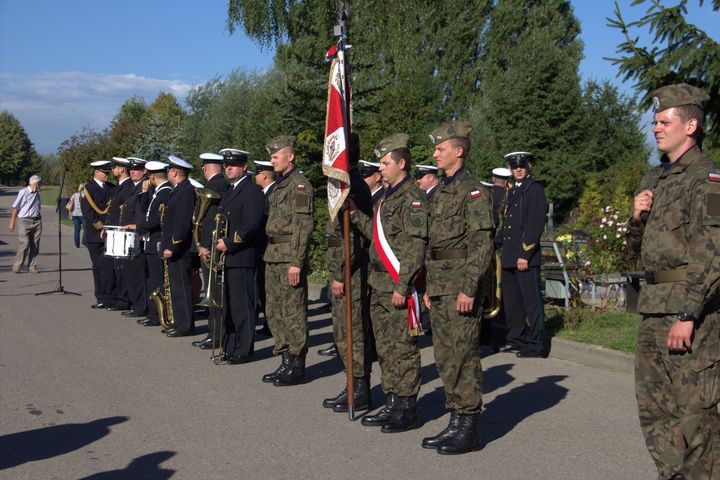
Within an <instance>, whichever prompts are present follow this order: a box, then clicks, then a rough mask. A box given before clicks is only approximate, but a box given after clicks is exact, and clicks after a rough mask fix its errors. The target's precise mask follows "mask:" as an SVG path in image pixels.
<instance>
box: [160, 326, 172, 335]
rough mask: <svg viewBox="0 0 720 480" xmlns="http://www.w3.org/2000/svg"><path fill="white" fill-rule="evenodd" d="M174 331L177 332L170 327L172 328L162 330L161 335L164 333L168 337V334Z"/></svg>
mask: <svg viewBox="0 0 720 480" xmlns="http://www.w3.org/2000/svg"><path fill="white" fill-rule="evenodd" d="M174 331H175V329H174V328H172V327H170V328H163V329H162V330H160V333H162V334H163V335H167V334H168V333H170V332H174Z"/></svg>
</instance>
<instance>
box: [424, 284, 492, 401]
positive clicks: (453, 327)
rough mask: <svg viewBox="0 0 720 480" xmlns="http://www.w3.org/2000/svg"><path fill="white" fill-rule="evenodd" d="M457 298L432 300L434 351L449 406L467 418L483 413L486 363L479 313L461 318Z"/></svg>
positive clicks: (449, 297)
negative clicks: (481, 347) (480, 345)
mask: <svg viewBox="0 0 720 480" xmlns="http://www.w3.org/2000/svg"><path fill="white" fill-rule="evenodd" d="M456 299H457V296H456V295H443V296H440V297H432V298H431V306H430V315H431V316H432V332H433V334H432V339H433V351H434V352H435V364H436V365H437V369H438V373H439V374H440V379H441V380H442V382H443V384H444V385H445V406H446V407H447V408H448V409H450V410H456V411H458V412H459V413H462V414H464V415H469V414H473V413H479V412H480V411H481V410H482V393H483V385H482V363H481V361H480V353H479V352H478V341H479V338H480V322H479V321H478V318H477V314H475V313H473V314H472V315H461V314H460V313H458V311H457V309H456V308H455V301H456Z"/></svg>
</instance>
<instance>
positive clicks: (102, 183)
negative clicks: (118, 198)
mask: <svg viewBox="0 0 720 480" xmlns="http://www.w3.org/2000/svg"><path fill="white" fill-rule="evenodd" d="M93 180H95V183H97V184H98V185H100V188H102V187H104V186H105V182H101V181H100V180H98V179H97V178H93Z"/></svg>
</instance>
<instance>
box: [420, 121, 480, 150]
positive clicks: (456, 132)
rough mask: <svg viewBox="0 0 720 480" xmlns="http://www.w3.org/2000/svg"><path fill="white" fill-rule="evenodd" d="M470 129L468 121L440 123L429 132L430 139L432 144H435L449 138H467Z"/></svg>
mask: <svg viewBox="0 0 720 480" xmlns="http://www.w3.org/2000/svg"><path fill="white" fill-rule="evenodd" d="M471 131H472V125H470V122H464V121H457V122H452V123H442V124H440V126H439V127H437V128H436V129H435V130H433V131H432V132H430V140H431V141H432V142H433V145H437V144H438V143H442V142H444V141H445V140H450V139H451V138H469V136H470V132H471Z"/></svg>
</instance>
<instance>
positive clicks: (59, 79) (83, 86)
mask: <svg viewBox="0 0 720 480" xmlns="http://www.w3.org/2000/svg"><path fill="white" fill-rule="evenodd" d="M191 88H192V84H190V83H189V82H185V81H182V80H164V79H157V78H148V77H144V76H141V75H135V74H133V73H128V74H96V73H85V72H41V73H29V74H22V73H8V72H0V110H8V111H9V112H11V113H12V114H13V115H15V116H16V117H17V118H18V120H20V122H21V123H22V124H23V126H24V127H25V130H26V131H27V132H28V135H29V136H30V140H31V141H32V142H33V143H34V144H35V147H36V149H37V150H38V152H40V153H53V152H55V151H56V150H57V147H58V146H59V145H60V143H61V142H62V141H63V140H66V139H67V138H69V137H70V136H71V135H72V134H74V133H76V132H77V131H79V130H80V128H82V127H84V126H89V127H91V128H94V129H98V130H102V129H104V128H105V127H107V126H108V125H109V123H110V120H112V117H113V116H114V115H115V113H116V112H117V110H118V108H119V107H120V105H122V104H123V102H124V101H125V100H127V99H128V98H129V97H131V96H133V95H138V96H140V97H143V98H144V99H145V101H146V102H148V103H149V102H152V101H153V100H154V99H155V97H156V96H157V95H158V93H160V92H168V93H172V94H173V95H175V97H177V99H178V100H179V101H180V102H181V103H182V102H184V100H185V97H186V96H187V94H188V92H189V91H190V89H191Z"/></svg>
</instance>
